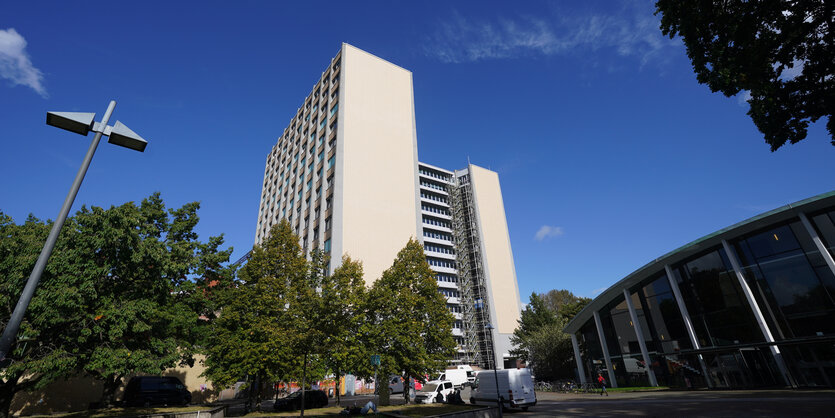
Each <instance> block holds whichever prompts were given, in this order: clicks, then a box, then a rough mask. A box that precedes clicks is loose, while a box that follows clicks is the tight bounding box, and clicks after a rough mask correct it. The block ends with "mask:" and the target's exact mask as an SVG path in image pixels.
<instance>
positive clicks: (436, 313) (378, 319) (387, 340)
mask: <svg viewBox="0 0 835 418" xmlns="http://www.w3.org/2000/svg"><path fill="white" fill-rule="evenodd" d="M368 303H369V307H368V318H367V320H366V322H365V324H364V333H365V335H368V338H369V340H370V349H371V350H376V353H373V354H379V355H380V362H381V364H380V376H381V380H382V382H385V381H386V378H387V377H388V376H389V375H390V374H402V376H403V378H404V379H405V380H406V381H408V379H409V378H413V379H417V380H419V381H424V380H425V377H424V376H425V375H427V374H431V373H434V372H435V371H437V370H441V369H443V368H444V367H445V366H446V361H447V360H448V359H450V358H451V357H452V356H453V355H454V354H455V340H454V338H453V336H452V322H453V320H454V317H453V316H452V314H451V313H450V312H449V310H448V309H447V306H446V299H445V298H444V297H443V295H441V294H440V292H438V285H437V283H436V281H435V273H434V272H433V271H432V269H430V268H429V263H427V262H426V256H425V254H424V252H423V246H422V245H421V244H420V242H418V241H417V240H415V239H410V240H409V242H408V243H407V244H406V246H405V247H404V248H403V249H402V250H400V252H398V253H397V257H396V258H395V259H394V263H392V265H391V267H389V268H388V269H387V270H386V271H384V272H383V275H382V277H381V278H380V279H379V280H377V281H376V282H374V285H373V286H372V288H371V290H370V294H369V300H368ZM380 387H381V389H383V390H386V389H388V385H387V384H384V383H381V386H380ZM408 392H409V391H408V390H404V397H405V398H406V400H407V402H408V396H409V394H408Z"/></svg>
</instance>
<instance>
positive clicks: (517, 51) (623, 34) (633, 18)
mask: <svg viewBox="0 0 835 418" xmlns="http://www.w3.org/2000/svg"><path fill="white" fill-rule="evenodd" d="M658 27H659V19H658V17H656V16H654V15H653V14H652V8H641V9H640V10H639V9H637V8H635V7H627V8H626V9H622V10H618V11H613V12H612V13H610V14H593V13H587V14H584V15H578V16H570V17H567V16H565V15H562V14H557V13H554V14H553V15H552V16H515V17H514V16H503V17H497V18H495V19H492V20H488V19H468V18H464V17H463V16H461V15H460V14H459V13H457V12H454V13H453V14H452V16H451V17H450V18H449V19H447V20H445V21H442V22H440V23H439V25H438V27H437V29H436V30H435V31H434V32H433V33H432V34H431V35H430V37H429V42H428V43H427V44H426V45H425V48H424V49H425V52H426V54H427V55H429V56H434V57H436V58H438V59H440V60H441V61H444V62H449V63H461V62H473V61H482V60H491V59H512V58H519V57H524V56H554V55H564V54H570V53H573V52H588V51H597V50H601V49H611V50H613V51H614V52H615V53H616V54H617V55H619V56H622V57H634V58H636V59H637V60H638V61H639V62H640V65H641V66H644V65H645V64H647V63H648V62H650V61H652V60H653V59H655V58H658V57H663V56H664V54H665V53H666V52H667V50H668V49H670V48H674V47H678V46H680V45H681V44H680V42H679V41H678V40H671V39H669V38H666V37H664V36H663V35H662V34H661V31H660V30H659V29H658Z"/></svg>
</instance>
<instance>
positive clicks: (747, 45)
mask: <svg viewBox="0 0 835 418" xmlns="http://www.w3.org/2000/svg"><path fill="white" fill-rule="evenodd" d="M833 10H835V6H833V4H832V2H831V1H819V0H799V1H791V2H786V1H744V0H727V1H721V2H720V1H714V0H691V1H683V0H658V1H657V2H656V14H658V13H661V14H662V17H661V31H662V32H663V33H664V35H668V36H670V37H671V38H672V37H675V36H677V35H678V36H681V37H682V39H683V41H684V45H685V46H686V47H687V55H688V57H690V60H691V61H692V63H693V69H694V70H695V72H696V78H697V80H698V81H699V83H702V84H707V86H708V87H710V90H711V91H713V92H717V91H718V92H722V93H723V94H725V96H728V97H730V96H734V95H737V94H739V93H740V92H741V91H743V90H746V91H748V92H750V95H751V97H750V99H748V104H749V105H750V110H749V111H748V115H749V116H751V119H753V121H754V124H755V125H756V126H757V128H758V129H759V130H760V132H762V133H763V134H764V136H765V141H766V142H767V143H768V144H769V145H770V146H771V150H772V151H776V150H777V149H778V148H780V147H781V146H782V145H783V144H785V143H786V141H789V142H790V143H792V144H794V143H796V142H798V141H801V140H803V139H804V138H806V135H807V127H808V126H809V123H810V122H812V123H813V122H816V121H817V120H818V119H820V118H827V119H828V122H827V124H826V128H827V130H828V131H829V135H830V138H831V141H832V144H833V145H835V119H833V117H832V112H833V110H835V65H833V57H835V32H833V29H832V28H833V25H835V19H833Z"/></svg>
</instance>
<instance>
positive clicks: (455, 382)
mask: <svg viewBox="0 0 835 418" xmlns="http://www.w3.org/2000/svg"><path fill="white" fill-rule="evenodd" d="M470 373H472V372H470ZM435 380H449V381H450V382H452V386H454V387H455V388H457V389H460V388H462V387H463V386H465V385H469V384H470V381H469V379H468V378H467V371H466V370H461V369H447V370H444V371H443V372H442V373H441V374H440V375H438V378H437V379H435ZM473 380H475V377H473Z"/></svg>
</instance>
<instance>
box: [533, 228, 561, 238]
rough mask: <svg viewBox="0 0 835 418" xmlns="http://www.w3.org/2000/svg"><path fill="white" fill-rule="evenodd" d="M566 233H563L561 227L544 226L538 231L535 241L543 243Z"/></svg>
mask: <svg viewBox="0 0 835 418" xmlns="http://www.w3.org/2000/svg"><path fill="white" fill-rule="evenodd" d="M564 233H565V231H563V229H562V227H561V226H549V225H542V226H541V227H540V228H539V231H536V235H535V236H534V239H536V240H537V241H543V240H545V239H547V238H553V237H558V236H560V235H563V234H564Z"/></svg>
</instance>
